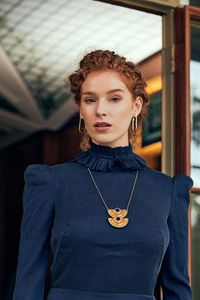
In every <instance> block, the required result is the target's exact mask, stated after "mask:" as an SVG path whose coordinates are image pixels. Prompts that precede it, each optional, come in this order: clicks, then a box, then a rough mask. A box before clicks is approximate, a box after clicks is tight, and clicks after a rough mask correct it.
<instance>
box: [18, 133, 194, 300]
mask: <svg viewBox="0 0 200 300" xmlns="http://www.w3.org/2000/svg"><path fill="white" fill-rule="evenodd" d="M88 167H89V168H90V170H91V172H92V175H93V176H94V179H95V182H96V184H97V186H98V188H99V190H100V192H101V194H102V196H103V198H104V200H105V202H106V204H107V206H108V207H109V208H113V209H114V208H116V207H119V208H121V209H125V208H126V206H127V204H128V200H129V196H130V193H131V189H132V186H133V182H134V179H135V176H136V171H137V170H138V178H137V182H136V185H135V190H134V192H133V195H132V200H131V203H130V206H129V210H128V214H127V217H128V218H129V222H128V224H127V226H126V227H123V228H115V227H113V226H111V225H110V224H109V222H108V217H109V215H108V213H107V210H106V207H105V206H104V204H103V202H102V199H101V198H100V196H99V194H98V192H97V189H96V187H95V185H94V183H93V181H92V179H91V177H90V174H89V171H88ZM192 185H193V181H192V179H191V178H190V177H188V176H185V175H175V176H174V177H173V178H172V177H170V176H167V175H165V174H164V173H161V172H158V171H155V170H153V169H151V168H149V167H148V166H147V165H146V161H145V160H144V159H142V158H141V157H140V156H138V155H136V154H135V153H134V152H133V151H132V147H131V144H129V146H123V147H115V148H111V147H108V146H102V145H97V144H95V143H93V142H92V141H91V139H90V149H89V150H87V151H84V152H82V153H80V154H78V155H77V156H76V158H75V159H74V160H71V161H68V162H66V163H63V164H58V165H54V166H51V167H50V166H47V165H42V164H32V165H29V166H28V167H27V169H26V171H25V188H24V195H23V208H24V213H23V217H22V223H21V237H20V248H19V257H18V266H17V274H16V283H15V289H14V294H13V300H42V299H43V294H44V285H45V276H46V272H47V267H48V261H49V252H50V250H51V251H52V254H53V262H52V264H51V284H50V290H49V293H48V296H47V300H79V299H80V300H83V299H85V300H93V299H94V300H96V299H104V300H110V299H116V300H153V299H155V297H154V295H153V294H154V288H155V285H156V281H157V278H158V275H159V273H160V278H161V284H162V289H163V295H164V300H191V299H192V292H191V288H190V285H189V276H188V206H189V201H190V197H189V190H190V188H191V187H192Z"/></svg>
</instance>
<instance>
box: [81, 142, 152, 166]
mask: <svg viewBox="0 0 200 300" xmlns="http://www.w3.org/2000/svg"><path fill="white" fill-rule="evenodd" d="M89 143H90V148H89V149H88V150H87V151H84V152H81V153H80V154H78V155H77V156H76V159H75V161H77V162H78V163H79V164H81V165H84V166H85V167H89V168H90V169H92V170H99V171H110V170H111V169H112V167H113V166H114V165H116V164H117V165H120V166H121V167H122V168H124V169H131V170H141V169H143V168H144V167H145V166H146V161H145V160H144V159H143V158H142V157H140V156H138V155H137V154H135V153H134V152H133V150H132V146H131V144H130V142H129V145H128V146H119V147H114V148H112V147H109V146H103V145H97V144H95V143H94V142H93V141H92V139H91V138H90V140H89Z"/></svg>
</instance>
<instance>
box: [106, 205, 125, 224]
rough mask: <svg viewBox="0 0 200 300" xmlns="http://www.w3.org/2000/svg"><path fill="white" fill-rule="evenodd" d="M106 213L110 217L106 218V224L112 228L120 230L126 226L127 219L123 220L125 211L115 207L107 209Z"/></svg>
mask: <svg viewBox="0 0 200 300" xmlns="http://www.w3.org/2000/svg"><path fill="white" fill-rule="evenodd" d="M108 213H109V215H110V216H111V217H112V218H108V222H109V223H110V225H112V226H113V227H116V228H122V227H125V226H126V225H127V224H128V218H124V217H125V216H126V215H127V213H128V210H127V209H120V208H118V207H117V208H115V209H108Z"/></svg>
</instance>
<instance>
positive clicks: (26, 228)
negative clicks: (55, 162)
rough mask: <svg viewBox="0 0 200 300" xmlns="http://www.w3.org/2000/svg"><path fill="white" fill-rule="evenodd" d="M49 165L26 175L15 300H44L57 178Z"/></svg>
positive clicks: (30, 170)
mask: <svg viewBox="0 0 200 300" xmlns="http://www.w3.org/2000/svg"><path fill="white" fill-rule="evenodd" d="M52 171H53V170H52V169H51V168H50V167H48V166H47V165H39V164H35V165H29V166H28V167H27V169H26V171H25V173H24V179H25V187H24V192H23V216H22V221H21V233H20V245H19V254H18V264H17V273H16V282H15V288H14V293H13V300H43V295H44V286H45V278H46V272H47V267H48V261H49V252H50V233H51V227H52V224H53V183H54V180H53V175H52Z"/></svg>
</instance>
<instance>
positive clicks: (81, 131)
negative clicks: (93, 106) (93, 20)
mask: <svg viewBox="0 0 200 300" xmlns="http://www.w3.org/2000/svg"><path fill="white" fill-rule="evenodd" d="M81 120H82V119H81V117H79V124H78V131H79V132H80V133H83V132H85V131H86V127H85V128H84V130H81Z"/></svg>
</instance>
